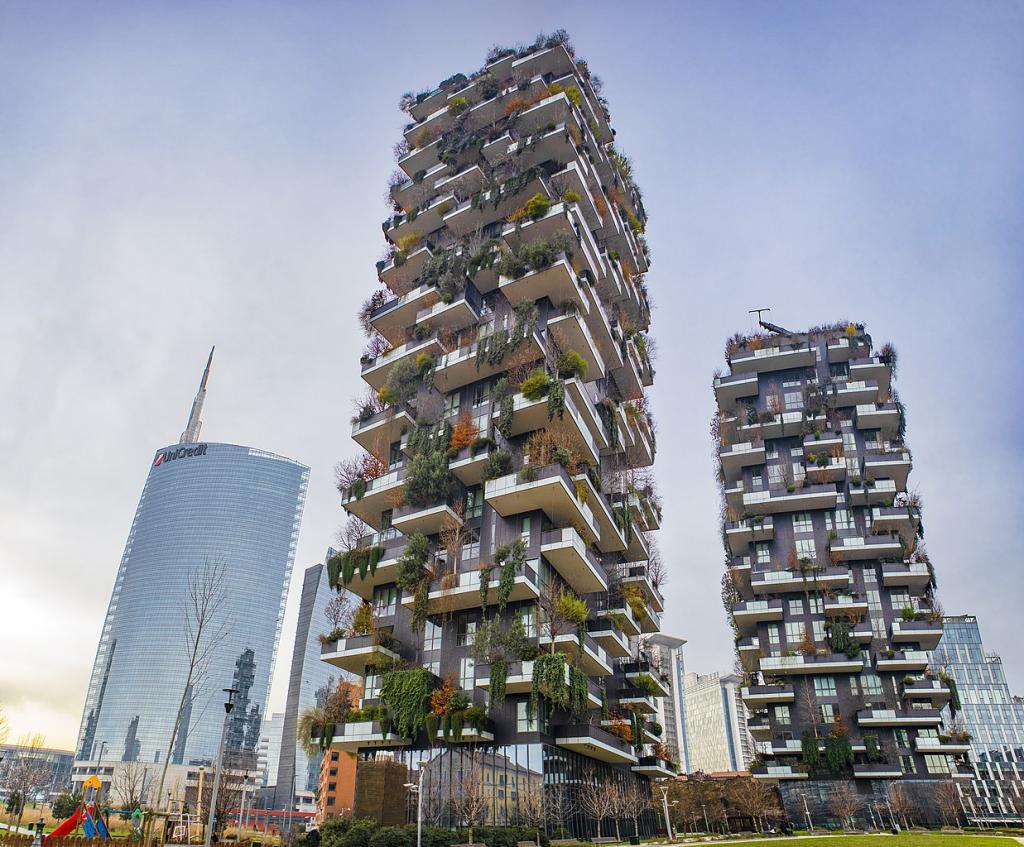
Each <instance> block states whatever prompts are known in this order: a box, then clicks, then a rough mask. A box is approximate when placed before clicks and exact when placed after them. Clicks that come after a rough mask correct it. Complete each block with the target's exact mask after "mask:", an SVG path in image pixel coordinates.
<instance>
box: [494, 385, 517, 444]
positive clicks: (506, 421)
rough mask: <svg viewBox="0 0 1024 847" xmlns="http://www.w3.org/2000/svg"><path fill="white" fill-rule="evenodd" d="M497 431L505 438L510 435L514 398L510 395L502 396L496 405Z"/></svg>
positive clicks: (514, 407)
mask: <svg viewBox="0 0 1024 847" xmlns="http://www.w3.org/2000/svg"><path fill="white" fill-rule="evenodd" d="M498 408H499V412H498V423H497V428H498V432H500V433H501V434H502V435H504V436H505V437H506V438H511V437H512V415H513V414H514V413H515V409H516V406H515V399H514V398H513V397H512V395H509V396H507V397H503V398H502V399H501V405H500V406H499V407H498Z"/></svg>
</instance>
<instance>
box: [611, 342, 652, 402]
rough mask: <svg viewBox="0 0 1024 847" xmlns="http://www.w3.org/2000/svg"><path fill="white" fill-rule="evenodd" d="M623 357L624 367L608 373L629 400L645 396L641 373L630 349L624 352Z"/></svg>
mask: <svg viewBox="0 0 1024 847" xmlns="http://www.w3.org/2000/svg"><path fill="white" fill-rule="evenodd" d="M624 353H625V355H623V356H622V367H620V368H610V369H609V371H608V373H609V374H611V377H612V379H614V380H615V384H616V385H617V386H618V388H619V392H620V393H621V394H622V396H623V397H625V398H627V399H636V398H639V397H640V396H642V395H643V392H644V384H643V381H642V380H641V378H640V371H639V369H638V368H637V363H636V359H635V358H634V357H633V356H631V355H629V348H628V347H626V348H625V350H624Z"/></svg>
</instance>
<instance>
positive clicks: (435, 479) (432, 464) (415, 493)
mask: <svg viewBox="0 0 1024 847" xmlns="http://www.w3.org/2000/svg"><path fill="white" fill-rule="evenodd" d="M451 493H452V476H451V473H450V472H449V471H448V454H447V452H446V451H445V450H431V451H429V452H423V453H417V454H416V455H415V456H413V457H412V459H410V460H409V464H408V466H407V468H406V472H405V496H404V501H405V503H407V504H408V505H410V506H416V507H422V506H430V505H433V504H435V503H438V502H444V501H447V499H448V498H449V497H450V496H451Z"/></svg>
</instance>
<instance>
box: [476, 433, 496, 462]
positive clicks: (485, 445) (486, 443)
mask: <svg viewBox="0 0 1024 847" xmlns="http://www.w3.org/2000/svg"><path fill="white" fill-rule="evenodd" d="M497 446H498V445H497V443H496V442H495V441H494V439H493V438H491V437H490V436H486V435H484V436H480V437H479V438H477V439H476V440H474V441H473V443H472V444H470V445H469V453H470V455H471V456H473V457H475V456H476V455H477V454H478V453H480V452H481V451H485V450H487V451H489V450H493V449H494V448H495V447H497Z"/></svg>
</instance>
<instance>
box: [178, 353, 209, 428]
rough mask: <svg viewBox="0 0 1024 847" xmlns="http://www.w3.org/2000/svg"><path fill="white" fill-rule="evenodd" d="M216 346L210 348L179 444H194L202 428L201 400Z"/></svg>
mask: <svg viewBox="0 0 1024 847" xmlns="http://www.w3.org/2000/svg"><path fill="white" fill-rule="evenodd" d="M216 349H217V348H216V346H214V347H211V348H210V358H209V359H207V360H206V368H205V370H203V378H202V380H201V381H200V383H199V391H197V392H196V399H195V400H193V401H192V411H191V412H190V413H189V416H188V423H187V424H186V425H185V431H184V432H183V433H182V434H181V440H180V441H178V443H179V444H195V443H196V442H197V441H198V440H199V430H201V429H202V428H203V422H202V421H201V420H200V419H199V416H200V415H201V414H202V412H203V402H204V401H205V400H206V381H207V380H208V379H209V378H210V365H212V364H213V351H214V350H216Z"/></svg>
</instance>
